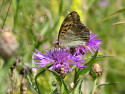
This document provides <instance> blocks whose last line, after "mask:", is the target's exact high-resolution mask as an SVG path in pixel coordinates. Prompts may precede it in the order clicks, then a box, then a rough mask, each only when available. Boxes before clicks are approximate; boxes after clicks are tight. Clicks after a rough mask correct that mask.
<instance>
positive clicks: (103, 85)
mask: <svg viewBox="0 0 125 94" xmlns="http://www.w3.org/2000/svg"><path fill="white" fill-rule="evenodd" d="M114 84H119V82H112V83H104V84H99V85H96V87H100V86H105V85H114Z"/></svg>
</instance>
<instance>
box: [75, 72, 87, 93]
mask: <svg viewBox="0 0 125 94" xmlns="http://www.w3.org/2000/svg"><path fill="white" fill-rule="evenodd" d="M88 74H89V72H87V73H86V74H85V75H84V76H83V77H82V78H81V79H80V80H79V81H78V82H77V83H76V84H75V86H74V89H73V94H81V93H82V92H81V86H82V83H83V81H84V80H85V78H86V76H87V75H88Z"/></svg>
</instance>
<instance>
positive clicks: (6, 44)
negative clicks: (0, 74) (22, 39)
mask: <svg viewBox="0 0 125 94" xmlns="http://www.w3.org/2000/svg"><path fill="white" fill-rule="evenodd" d="M17 49H18V43H17V40H16V38H15V36H14V35H13V33H11V32H2V33H1V35H0V57H2V58H4V59H7V58H10V57H12V56H14V55H15V54H16V52H17Z"/></svg>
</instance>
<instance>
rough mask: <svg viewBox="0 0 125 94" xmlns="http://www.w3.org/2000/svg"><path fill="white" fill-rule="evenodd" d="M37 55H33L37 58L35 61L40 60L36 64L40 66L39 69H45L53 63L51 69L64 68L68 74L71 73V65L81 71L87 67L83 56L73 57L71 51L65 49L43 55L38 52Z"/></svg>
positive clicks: (54, 50) (50, 51)
mask: <svg viewBox="0 0 125 94" xmlns="http://www.w3.org/2000/svg"><path fill="white" fill-rule="evenodd" d="M36 52H37V53H33V54H34V56H35V57H36V58H33V60H38V62H34V63H36V64H38V65H39V67H37V68H41V67H44V66H45V65H47V64H49V63H50V62H52V63H53V65H52V66H51V67H50V68H49V69H51V70H52V69H53V70H56V69H61V68H62V66H63V68H64V72H65V73H67V71H71V72H72V69H71V68H70V65H76V66H77V67H79V68H80V69H82V68H83V67H86V66H85V65H83V64H84V63H83V62H82V61H84V59H82V56H80V55H79V56H75V55H72V54H71V53H70V52H69V51H67V50H65V49H60V48H58V49H53V50H51V49H50V50H49V51H47V52H46V54H43V53H41V52H39V51H38V50H36Z"/></svg>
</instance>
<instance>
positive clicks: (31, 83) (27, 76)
mask: <svg viewBox="0 0 125 94" xmlns="http://www.w3.org/2000/svg"><path fill="white" fill-rule="evenodd" d="M25 73H26V78H27V79H28V81H29V83H30V85H31V86H32V87H33V88H34V90H35V91H36V92H37V93H38V89H37V87H36V86H35V84H34V83H33V81H32V80H31V78H30V76H29V75H28V72H27V70H25Z"/></svg>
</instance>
